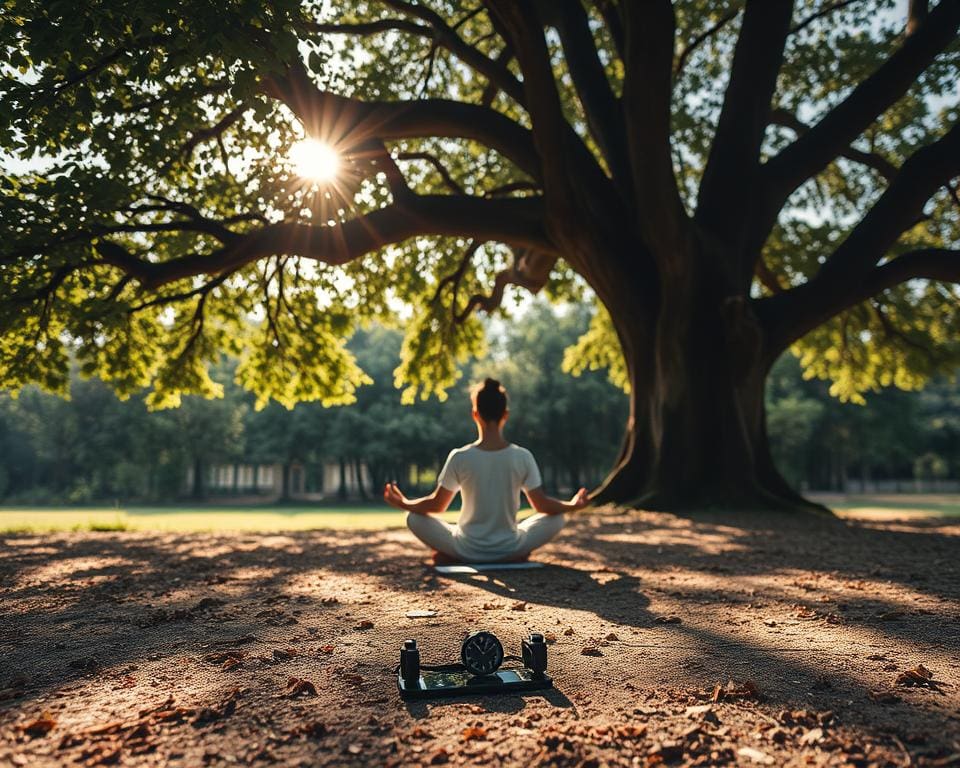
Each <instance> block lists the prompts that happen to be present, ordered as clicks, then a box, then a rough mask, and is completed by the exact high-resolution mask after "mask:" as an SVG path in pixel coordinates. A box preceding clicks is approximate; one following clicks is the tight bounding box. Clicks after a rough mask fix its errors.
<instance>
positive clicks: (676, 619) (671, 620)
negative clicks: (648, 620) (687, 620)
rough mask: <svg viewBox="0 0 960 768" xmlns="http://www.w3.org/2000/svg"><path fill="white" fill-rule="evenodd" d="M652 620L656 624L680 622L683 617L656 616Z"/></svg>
mask: <svg viewBox="0 0 960 768" xmlns="http://www.w3.org/2000/svg"><path fill="white" fill-rule="evenodd" d="M654 622H656V623H657V624H682V623H683V619H681V618H680V617H679V616H657V618H655V619H654Z"/></svg>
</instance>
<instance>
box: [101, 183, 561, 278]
mask: <svg viewBox="0 0 960 768" xmlns="http://www.w3.org/2000/svg"><path fill="white" fill-rule="evenodd" d="M542 219H543V206H542V201H541V200H539V199H537V198H532V197H524V198H500V199H495V200H488V199H484V198H478V197H469V196H456V195H422V196H420V195H412V194H411V195H407V196H405V197H403V198H402V199H401V200H395V202H394V203H393V204H391V205H388V206H386V207H384V208H380V209H378V210H376V211H373V212H371V213H368V214H366V215H364V216H360V217H358V218H356V219H352V220H351V221H348V222H346V223H343V224H336V225H334V226H318V225H311V224H303V223H296V222H279V223H274V224H268V225H265V226H263V227H260V228H258V229H256V230H253V231H251V232H247V233H244V234H242V235H236V237H235V238H234V240H233V241H232V242H230V243H229V244H228V245H226V246H225V247H223V248H221V249H219V250H216V251H214V252H212V253H205V254H189V255H186V256H182V257H178V258H175V259H170V260H168V261H162V262H157V261H146V260H144V259H141V258H139V257H138V256H136V255H133V254H131V253H129V252H128V251H127V250H126V249H125V248H123V247H122V246H121V245H119V244H118V243H116V242H113V241H112V240H109V239H107V238H101V239H99V240H97V241H96V242H95V243H94V247H95V248H96V250H97V252H98V254H99V255H100V259H101V260H102V262H103V263H106V264H111V265H113V266H115V267H118V268H120V269H121V270H123V271H124V272H125V273H127V274H129V275H132V276H133V277H135V278H136V279H137V280H138V281H139V282H140V283H141V285H143V286H144V287H146V288H151V289H153V288H157V287H160V286H162V285H164V284H166V283H169V282H172V281H175V280H181V279H184V278H187V277H193V276H196V275H203V274H206V275H219V274H222V273H224V272H228V271H235V270H237V269H240V268H241V267H243V266H244V265H246V264H250V263H252V262H255V261H258V260H261V259H264V258H267V257H270V256H277V255H280V254H284V255H297V256H303V257H306V258H311V259H315V260H317V261H321V262H324V263H326V264H330V265H338V264H346V263H348V262H350V261H353V260H354V259H357V258H359V257H360V256H363V255H365V254H367V253H371V252H373V251H376V250H379V249H380V248H383V247H384V246H387V245H391V244H393V243H398V242H401V241H403V240H406V239H407V238H410V237H414V236H416V235H439V236H443V235H448V236H455V237H473V238H477V239H479V240H483V241H491V240H492V241H498V242H503V243H507V244H511V245H514V246H516V247H519V248H533V249H538V250H543V251H547V252H551V251H552V245H551V244H550V242H549V241H548V240H547V238H546V235H545V233H544V232H543V229H542Z"/></svg>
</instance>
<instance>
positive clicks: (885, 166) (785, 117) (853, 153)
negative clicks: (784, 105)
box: [770, 108, 897, 181]
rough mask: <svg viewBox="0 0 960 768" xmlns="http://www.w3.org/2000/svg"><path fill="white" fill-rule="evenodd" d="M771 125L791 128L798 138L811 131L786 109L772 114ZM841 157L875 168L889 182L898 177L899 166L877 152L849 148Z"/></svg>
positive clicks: (776, 110) (774, 111) (777, 110)
mask: <svg viewBox="0 0 960 768" xmlns="http://www.w3.org/2000/svg"><path fill="white" fill-rule="evenodd" d="M770 123H771V124H772V125H780V126H783V127H784V128H789V129H790V130H792V131H793V132H794V133H795V134H796V135H797V136H802V135H803V134H805V133H806V132H807V131H809V130H810V126H809V125H807V124H806V123H804V122H803V121H802V120H800V119H799V118H798V117H797V116H796V115H794V114H793V113H791V112H789V111H787V110H786V109H779V108H778V109H775V110H773V112H771V113H770ZM840 157H845V158H847V160H853V161H854V162H855V163H860V164H861V165H865V166H867V167H868V168H873V170H875V171H876V172H877V173H879V174H880V175H881V176H882V177H883V178H885V179H886V180H887V181H890V180H891V179H893V177H894V176H896V175H897V166H895V165H894V164H893V163H891V162H890V161H889V160H887V159H886V158H885V157H884V156H883V155H880V154H877V153H876V152H864V151H863V150H860V149H856V148H854V147H847V148H846V149H845V150H843V152H841V153H840Z"/></svg>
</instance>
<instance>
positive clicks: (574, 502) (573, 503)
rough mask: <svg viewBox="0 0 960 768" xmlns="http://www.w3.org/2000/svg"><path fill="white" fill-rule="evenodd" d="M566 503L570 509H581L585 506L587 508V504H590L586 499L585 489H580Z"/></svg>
mask: <svg viewBox="0 0 960 768" xmlns="http://www.w3.org/2000/svg"><path fill="white" fill-rule="evenodd" d="M568 503H569V504H570V508H571V509H583V508H584V507H585V506H587V504H589V503H590V499H588V498H587V489H586V488H581V489H580V490H579V491H577V492H576V493H575V494H573V496H571V497H570V501H569V502H568Z"/></svg>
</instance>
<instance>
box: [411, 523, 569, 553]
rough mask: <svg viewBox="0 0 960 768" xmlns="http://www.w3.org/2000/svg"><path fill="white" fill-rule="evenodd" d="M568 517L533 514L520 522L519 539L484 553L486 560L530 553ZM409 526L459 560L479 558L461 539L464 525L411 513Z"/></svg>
mask: <svg viewBox="0 0 960 768" xmlns="http://www.w3.org/2000/svg"><path fill="white" fill-rule="evenodd" d="M564 522H566V521H565V519H564V516H563V515H542V514H536V515H531V516H530V517H528V518H527V519H525V520H522V521H521V522H520V523H519V524H518V525H517V540H516V542H515V543H514V545H513V546H512V547H511V548H510V549H507V550H505V551H501V552H493V553H490V554H486V553H485V554H484V557H483V560H484V561H487V562H495V561H497V560H510V559H513V558H517V557H522V556H524V555H529V554H530V553H531V552H532V551H533V550H535V549H536V548H537V547H542V546H543V545H544V544H546V543H547V542H548V541H550V539H552V538H553V537H554V536H556V535H557V534H558V533H560V529H561V528H563V524H564ZM407 528H409V529H410V530H411V531H412V532H413V535H414V536H416V537H417V538H418V539H420V541H422V542H423V543H424V544H426V545H427V546H428V547H431V548H432V549H435V550H437V552H442V553H443V554H445V555H449V556H450V557H455V558H457V559H459V560H466V561H470V560H472V561H473V562H478V560H477V557H476V555H475V554H474V553H472V552H469V551H467V550H466V549H465V548H464V546H463V545H462V542H461V541H460V536H459V531H460V529H459V528H458V527H457V526H456V525H453V524H451V523H446V522H444V521H443V520H441V519H440V518H438V517H435V516H433V515H418V514H414V513H413V512H408V513H407Z"/></svg>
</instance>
